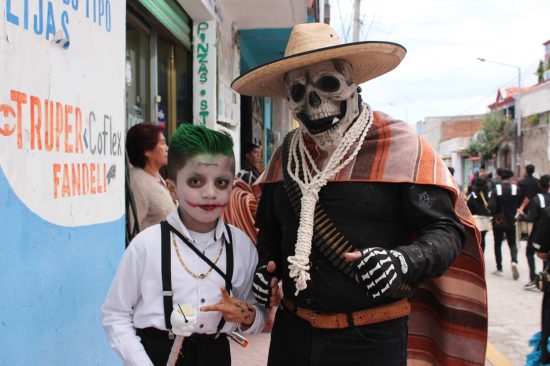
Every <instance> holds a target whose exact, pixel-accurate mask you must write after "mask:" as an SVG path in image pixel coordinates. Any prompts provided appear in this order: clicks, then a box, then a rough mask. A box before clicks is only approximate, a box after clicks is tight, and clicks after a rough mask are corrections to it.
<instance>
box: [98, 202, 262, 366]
mask: <svg viewBox="0 0 550 366" xmlns="http://www.w3.org/2000/svg"><path fill="white" fill-rule="evenodd" d="M166 219H167V221H168V222H169V223H170V224H171V225H172V226H173V227H174V228H175V229H177V230H178V231H179V232H180V233H181V234H183V235H184V236H185V237H187V238H189V239H191V240H192V237H191V235H190V234H189V231H188V230H187V228H186V227H185V226H184V225H183V223H182V222H181V219H180V218H179V215H178V213H177V211H174V212H172V213H171V214H169V215H168V217H167V218H166ZM231 229H232V230H231V233H232V235H233V256H234V266H233V268H234V269H233V279H232V284H233V290H232V295H233V296H234V297H237V298H240V299H242V300H244V301H246V302H247V303H249V304H252V305H253V306H254V307H255V308H256V319H255V320H254V323H253V324H252V326H250V328H248V329H247V330H246V331H244V332H243V333H245V334H253V333H258V332H260V331H261V330H262V329H263V327H264V324H265V321H266V319H267V311H266V310H265V309H264V308H263V307H261V306H259V305H258V304H257V302H256V300H255V299H254V296H253V295H252V280H253V275H254V271H255V269H256V264H257V262H258V254H257V251H256V248H255V247H254V244H253V243H252V241H251V240H250V238H249V237H248V236H247V235H246V234H245V233H244V232H243V231H241V230H239V229H238V228H236V227H234V226H231ZM222 235H223V236H225V238H226V243H227V242H228V237H227V233H226V230H225V225H224V223H223V220H222V219H221V218H220V219H219V220H218V224H217V226H216V229H215V236H214V238H215V239H216V240H215V241H214V238H212V241H210V242H209V243H207V244H200V243H198V242H195V243H194V244H195V246H196V247H197V248H198V249H200V250H202V251H203V253H204V254H205V255H206V256H207V257H208V258H210V259H211V260H214V259H215V258H216V257H217V255H218V253H219V250H220V245H221V237H222ZM160 237H161V234H160V225H154V226H151V227H149V228H147V229H145V230H144V231H142V232H141V233H139V234H138V235H137V236H136V237H135V238H134V240H132V242H131V243H130V245H129V246H128V248H127V249H126V251H125V252H124V255H123V256H122V259H121V262H120V264H119V267H118V270H117V273H116V275H115V278H114V280H113V283H112V285H111V288H110V290H109V292H108V294H107V298H106V299H105V303H104V304H103V306H102V308H101V313H102V324H103V327H104V328H105V331H106V332H107V335H108V337H109V341H110V343H111V346H112V347H113V348H114V349H115V351H117V352H118V353H119V354H120V355H121V356H122V358H123V360H124V363H125V365H140V366H141V365H153V364H152V362H151V361H150V359H149V357H148V356H147V353H146V352H145V349H144V348H143V345H142V344H141V342H140V338H139V337H138V336H137V335H136V331H135V328H148V327H155V328H157V329H161V330H166V326H165V322H164V305H163V297H162V275H161V240H160ZM173 237H174V238H175V239H176V243H177V246H178V250H179V252H180V255H181V257H182V258H183V260H184V262H185V264H186V265H187V267H188V268H189V269H190V270H191V271H192V272H193V273H196V274H201V273H204V272H206V271H208V269H209V268H210V266H209V265H208V264H207V263H206V262H204V261H203V260H202V259H200V258H199V257H198V256H197V255H196V254H195V253H194V252H193V251H192V250H191V249H190V248H189V247H188V246H187V245H186V244H184V243H183V242H182V241H181V240H180V239H179V238H177V237H176V236H175V235H173ZM170 247H171V251H172V252H171V266H172V290H173V293H174V296H173V302H174V304H178V303H179V304H189V305H191V306H193V307H194V308H195V311H196V313H197V314H198V318H197V326H196V327H195V332H194V333H205V334H213V333H216V330H217V327H218V323H219V322H220V319H221V313H219V312H201V311H200V310H199V308H200V307H201V306H204V305H211V304H216V303H217V302H218V301H219V300H220V299H221V292H220V288H221V287H224V286H225V281H224V279H223V278H222V277H221V276H220V275H219V274H218V273H217V272H216V271H215V270H212V271H211V272H210V275H209V276H208V277H207V278H205V279H202V280H200V279H196V278H193V277H192V276H191V275H190V274H189V273H187V271H186V270H185V269H184V268H183V266H182V265H181V263H180V262H179V259H178V257H177V254H176V251H175V249H174V247H173V244H172V242H171V243H170ZM225 250H226V249H225V247H224V250H223V253H222V255H221V257H220V259H219V261H218V263H217V266H218V267H219V268H220V269H221V270H222V271H223V272H225V270H226V253H225ZM203 299H204V302H203ZM201 325H202V327H201ZM236 328H237V324H236V323H229V322H227V323H225V325H224V327H223V329H222V332H224V333H230V332H231V331H233V330H235V329H236Z"/></svg>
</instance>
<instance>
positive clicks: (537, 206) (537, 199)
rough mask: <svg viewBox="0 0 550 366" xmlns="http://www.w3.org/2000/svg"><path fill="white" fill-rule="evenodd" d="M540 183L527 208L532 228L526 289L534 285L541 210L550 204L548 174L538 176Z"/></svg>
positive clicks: (549, 178)
mask: <svg viewBox="0 0 550 366" xmlns="http://www.w3.org/2000/svg"><path fill="white" fill-rule="evenodd" d="M537 181H538V184H539V185H540V190H541V193H538V194H536V195H535V196H534V197H533V198H532V199H531V200H530V201H529V210H528V220H529V222H532V223H533V228H532V229H531V233H530V234H529V240H528V241H527V249H526V254H527V261H528V264H529V282H528V283H527V284H526V285H525V288H526V289H531V288H534V287H535V276H536V266H535V257H534V255H535V250H536V249H537V248H536V244H534V242H533V241H534V238H535V234H536V231H537V230H538V227H539V226H540V221H541V218H542V215H543V210H544V208H545V207H547V206H550V193H549V192H548V186H549V182H550V175H547V174H545V175H543V176H542V177H540V180H537Z"/></svg>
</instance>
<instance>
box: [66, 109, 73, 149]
mask: <svg viewBox="0 0 550 366" xmlns="http://www.w3.org/2000/svg"><path fill="white" fill-rule="evenodd" d="M72 113H73V106H71V105H68V104H67V105H65V152H66V153H72V152H73V145H72V144H71V143H69V135H70V134H71V131H72V130H73V127H72V126H71V124H70V118H69V115H70V114H72Z"/></svg>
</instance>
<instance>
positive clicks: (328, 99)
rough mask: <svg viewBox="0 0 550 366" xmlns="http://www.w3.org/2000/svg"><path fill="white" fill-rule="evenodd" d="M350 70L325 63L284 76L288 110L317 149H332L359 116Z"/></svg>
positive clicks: (335, 62)
mask: <svg viewBox="0 0 550 366" xmlns="http://www.w3.org/2000/svg"><path fill="white" fill-rule="evenodd" d="M351 71H352V66H351V65H350V64H349V63H347V62H345V61H341V60H329V61H323V62H319V63H317V64H314V65H310V66H306V67H303V68H301V69H296V70H292V71H290V72H289V73H288V74H287V75H286V88H287V97H288V100H289V104H290V109H291V110H292V112H293V113H294V116H295V117H296V119H298V121H299V122H300V124H301V125H302V127H304V128H305V130H306V131H307V132H308V133H309V134H310V135H311V137H312V138H313V139H314V140H315V142H316V144H317V145H318V147H319V148H321V149H323V150H325V151H328V150H331V149H334V148H335V147H336V146H337V145H338V143H339V142H340V140H341V139H342V136H343V135H344V132H345V131H346V130H347V129H348V127H349V126H350V125H351V123H352V122H353V121H354V120H355V119H356V118H357V116H358V115H359V105H358V95H357V84H355V82H354V81H353V79H352V76H351V75H352V73H351Z"/></svg>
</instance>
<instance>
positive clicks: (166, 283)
mask: <svg viewBox="0 0 550 366" xmlns="http://www.w3.org/2000/svg"><path fill="white" fill-rule="evenodd" d="M225 230H226V231H227V235H228V236H229V242H228V243H226V245H225V256H226V270H227V273H223V271H222V270H221V269H219V268H218V266H216V265H215V264H214V263H212V261H211V260H210V259H208V258H207V257H206V256H205V255H204V254H202V253H201V252H200V250H198V249H197V248H196V247H195V246H194V245H193V244H192V243H191V242H190V241H189V239H187V238H186V237H185V236H183V235H182V234H181V233H180V232H179V231H177V230H176V229H175V228H174V227H172V225H170V224H169V223H168V222H166V221H162V222H161V223H160V231H161V242H162V244H161V247H162V249H161V267H162V269H161V270H162V295H163V297H164V322H165V324H166V329H168V330H169V331H171V329H172V322H171V321H170V315H171V314H172V309H173V304H172V302H173V301H172V297H173V292H172V271H171V248H170V232H173V233H174V234H175V235H176V236H177V237H178V238H180V239H181V240H182V241H183V242H184V243H185V244H187V246H189V248H191V250H193V252H195V254H197V255H198V256H199V257H200V258H201V259H202V260H204V261H205V262H206V263H208V264H209V265H210V266H211V267H212V268H213V269H214V270H215V271H216V272H218V273H219V274H220V276H222V278H223V279H224V280H225V289H226V290H227V292H228V293H231V289H232V287H233V286H232V284H231V279H232V278H233V264H234V263H233V235H232V233H231V229H230V228H229V226H228V225H227V224H225ZM224 325H225V319H224V318H223V316H222V318H221V320H220V322H219V324H218V329H217V333H218V334H219V333H220V331H221V329H222V328H223V326H224Z"/></svg>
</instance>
